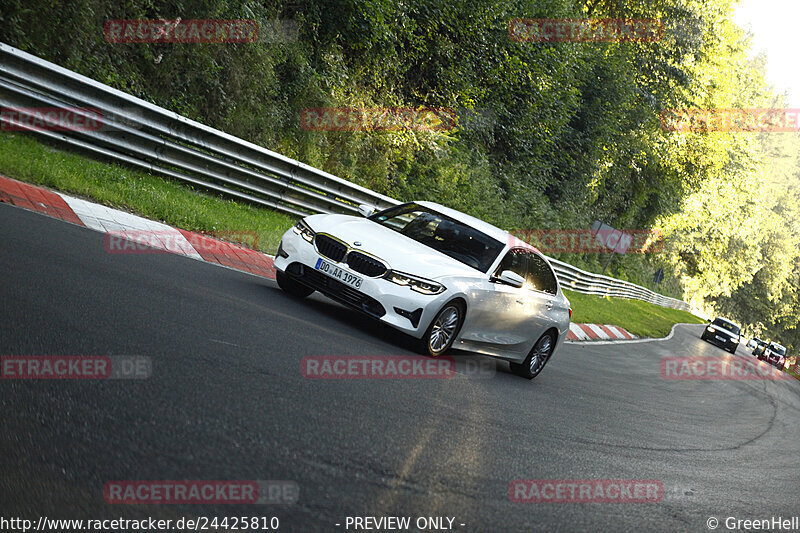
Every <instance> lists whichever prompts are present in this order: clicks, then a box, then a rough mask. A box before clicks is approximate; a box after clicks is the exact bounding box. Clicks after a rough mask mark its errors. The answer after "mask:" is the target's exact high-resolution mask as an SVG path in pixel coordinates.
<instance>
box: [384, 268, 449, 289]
mask: <svg viewBox="0 0 800 533" xmlns="http://www.w3.org/2000/svg"><path fill="white" fill-rule="evenodd" d="M384 277H385V278H386V279H388V280H389V281H391V282H392V283H396V284H398V285H408V286H409V287H410V288H411V290H412V291H417V292H419V293H421V294H428V295H433V294H440V293H442V292H444V291H445V286H444V285H442V284H441V283H436V282H435V281H433V280H430V279H425V278H420V277H418V276H412V275H411V274H406V273H405V272H398V271H396V270H390V271H389V272H387V273H386V275H385V276H384Z"/></svg>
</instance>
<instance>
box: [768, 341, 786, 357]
mask: <svg viewBox="0 0 800 533" xmlns="http://www.w3.org/2000/svg"><path fill="white" fill-rule="evenodd" d="M770 350H772V351H773V352H775V353H776V354H778V355H786V348H784V347H783V346H781V345H780V344H772V346H770Z"/></svg>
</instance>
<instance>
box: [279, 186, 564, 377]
mask: <svg viewBox="0 0 800 533" xmlns="http://www.w3.org/2000/svg"><path fill="white" fill-rule="evenodd" d="M359 212H360V213H361V214H362V215H364V216H365V217H366V218H362V217H355V216H350V215H324V214H321V215H311V216H308V217H306V218H304V219H302V220H301V221H300V222H298V223H297V225H295V226H294V227H293V228H291V229H290V230H288V231H287V232H286V233H285V234H284V235H283V238H282V239H281V243H280V246H279V247H278V253H277V254H276V256H275V268H276V270H277V281H278V285H280V287H281V288H282V289H283V290H285V291H286V292H288V293H290V294H292V295H295V296H299V297H305V296H308V295H309V294H311V293H312V292H314V291H315V290H316V291H319V292H320V293H322V294H324V295H326V296H328V297H330V298H332V299H334V300H337V301H339V302H341V303H343V304H345V305H347V306H349V307H352V308H354V309H357V310H359V311H361V312H363V313H366V314H367V315H369V316H371V317H373V318H375V319H377V320H380V321H382V322H385V323H386V324H389V325H390V326H393V327H394V328H397V329H399V330H401V331H404V332H405V333H407V334H409V335H411V336H413V337H414V338H416V339H418V341H419V344H420V348H421V349H422V350H423V351H424V352H426V353H429V354H430V355H433V356H436V355H440V354H442V353H444V352H445V351H446V350H448V349H449V348H450V347H451V346H452V347H455V348H460V349H464V350H469V351H473V352H478V353H481V354H487V355H492V356H496V357H499V358H502V359H506V360H508V361H509V362H510V365H511V369H512V370H513V371H514V372H515V373H516V374H519V375H521V376H523V377H526V378H529V379H530V378H533V377H536V376H537V375H538V374H539V373H540V372H541V371H542V369H543V368H544V366H545V364H546V363H547V361H548V360H549V359H550V357H551V356H552V355H553V352H554V351H555V349H556V347H557V346H559V345H560V344H561V343H563V342H564V340H565V339H566V336H567V333H568V331H569V323H570V317H571V315H572V309H570V306H569V301H568V300H567V298H566V297H565V296H564V294H563V293H562V291H561V287H560V286H559V283H558V280H557V279H556V276H555V274H554V273H553V269H552V267H551V266H550V264H549V263H548V261H547V259H545V258H544V257H543V256H542V255H541V254H540V253H538V251H537V250H536V249H535V248H533V247H532V246H530V245H528V244H527V243H524V242H522V241H520V240H519V239H517V238H516V237H514V236H513V235H511V234H509V233H508V232H505V231H503V230H501V229H499V228H496V227H495V226H492V225H491V224H488V223H486V222H483V221H481V220H478V219H477V218H474V217H471V216H469V215H466V214H464V213H460V212H458V211H455V210H453V209H449V208H447V207H444V206H441V205H438V204H435V203H432V202H412V203H406V204H402V205H398V206H395V207H391V208H389V209H386V210H384V211H379V212H377V213H372V209H371V208H370V207H369V206H363V205H362V206H360V207H359Z"/></svg>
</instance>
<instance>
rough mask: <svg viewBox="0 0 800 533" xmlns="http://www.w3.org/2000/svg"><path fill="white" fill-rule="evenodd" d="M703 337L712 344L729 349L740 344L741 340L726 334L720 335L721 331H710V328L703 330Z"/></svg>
mask: <svg viewBox="0 0 800 533" xmlns="http://www.w3.org/2000/svg"><path fill="white" fill-rule="evenodd" d="M720 337H721V338H720ZM703 338H704V339H705V340H707V341H708V342H710V343H711V344H716V345H717V346H722V347H725V348H729V349H730V348H733V347H735V346H738V345H739V342H738V341H737V340H736V339H734V338H731V337H729V336H727V335H725V334H722V335H720V334H719V332H713V333H712V332H710V331H708V329H706V330H705V331H704V332H703Z"/></svg>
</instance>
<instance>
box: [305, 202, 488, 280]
mask: <svg viewBox="0 0 800 533" xmlns="http://www.w3.org/2000/svg"><path fill="white" fill-rule="evenodd" d="M305 220H306V222H307V223H308V225H309V226H311V229H313V230H314V231H316V232H322V233H328V234H330V235H333V236H334V237H337V238H339V239H341V240H343V241H345V242H346V243H347V244H348V245H349V246H350V247H352V248H355V249H357V250H361V251H363V252H366V253H368V254H372V255H374V256H376V257H378V258H380V259H383V260H384V261H385V262H386V263H387V264H388V265H389V268H391V269H392V270H399V271H401V272H406V273H408V274H415V275H417V276H422V277H426V278H430V279H438V278H442V277H445V276H473V277H481V276H485V275H486V274H484V273H482V272H480V271H479V270H477V269H475V268H472V267H470V266H468V265H465V264H464V263H462V262H460V261H457V260H455V259H453V258H451V257H448V256H447V255H445V254H443V253H441V252H437V251H436V250H434V249H433V248H430V247H428V246H426V245H424V244H421V243H418V242H417V241H415V240H413V239H410V238H408V237H406V236H405V235H402V234H400V233H398V232H396V231H394V230H392V229H389V228H387V227H384V226H381V225H380V224H378V223H377V222H372V221H371V220H367V219H366V218H360V217H353V216H349V215H311V216H309V217H307V218H306V219H305ZM356 242H359V243H360V246H356V245H355V243H356Z"/></svg>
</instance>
